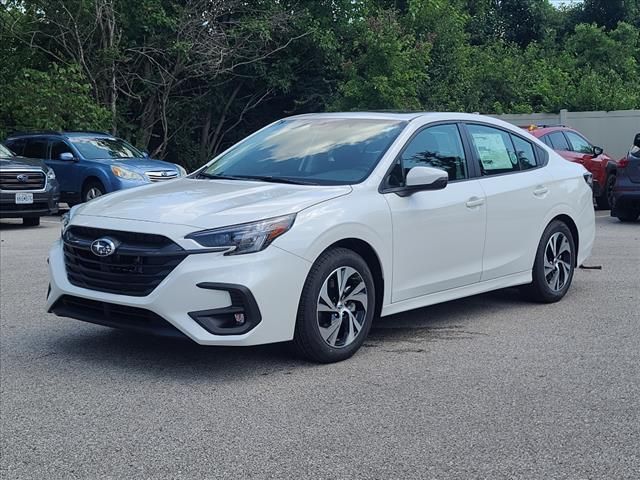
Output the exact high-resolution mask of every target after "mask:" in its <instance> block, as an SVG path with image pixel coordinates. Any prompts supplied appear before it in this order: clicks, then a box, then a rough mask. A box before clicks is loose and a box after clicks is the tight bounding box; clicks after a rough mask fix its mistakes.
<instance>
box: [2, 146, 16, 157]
mask: <svg viewBox="0 0 640 480" xmlns="http://www.w3.org/2000/svg"><path fill="white" fill-rule="evenodd" d="M13 156H15V155H14V154H13V152H11V150H9V149H8V148H7V147H5V146H4V145H2V144H1V143H0V157H2V158H11V157H13Z"/></svg>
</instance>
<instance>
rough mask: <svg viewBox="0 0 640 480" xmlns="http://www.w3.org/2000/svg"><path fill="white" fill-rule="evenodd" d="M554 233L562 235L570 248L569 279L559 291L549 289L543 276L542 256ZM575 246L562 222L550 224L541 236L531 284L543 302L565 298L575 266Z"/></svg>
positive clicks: (570, 234) (569, 232)
mask: <svg viewBox="0 0 640 480" xmlns="http://www.w3.org/2000/svg"><path fill="white" fill-rule="evenodd" d="M555 233H562V234H564V236H565V237H567V240H568V241H569V245H570V246H571V272H570V274H569V278H568V280H567V281H566V283H565V285H564V286H563V287H562V289H561V290H559V291H557V292H556V291H554V290H552V289H551V287H550V286H549V284H548V283H547V279H546V278H545V275H544V255H545V252H546V248H547V243H548V242H549V239H550V238H551V236H552V235H553V234H555ZM576 255H577V252H576V246H575V240H574V239H573V235H572V233H571V230H569V227H567V225H565V224H564V223H562V222H559V221H555V222H552V223H551V224H550V225H549V226H548V227H547V228H546V229H545V231H544V233H543V234H542V238H541V239H540V245H539V246H538V250H537V252H536V260H535V264H534V267H533V282H534V284H535V285H536V287H537V290H538V291H539V293H540V294H541V295H542V296H543V298H544V300H545V301H549V302H553V301H557V300H560V299H561V298H562V297H564V296H565V294H566V293H567V291H568V290H569V288H570V287H571V283H572V281H573V275H574V273H575V265H576Z"/></svg>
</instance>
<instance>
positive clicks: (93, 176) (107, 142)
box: [5, 131, 186, 205]
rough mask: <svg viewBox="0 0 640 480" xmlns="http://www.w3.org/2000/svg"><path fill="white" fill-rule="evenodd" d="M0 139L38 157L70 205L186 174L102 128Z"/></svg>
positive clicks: (29, 156)
mask: <svg viewBox="0 0 640 480" xmlns="http://www.w3.org/2000/svg"><path fill="white" fill-rule="evenodd" d="M5 145H6V146H7V147H9V148H10V149H11V150H13V151H14V152H15V153H16V154H17V155H21V156H23V157H28V158H39V159H43V160H44V161H45V163H46V164H47V165H48V166H49V167H51V168H53V170H54V172H55V174H56V177H57V179H58V183H59V184H60V201H62V202H66V203H68V204H69V205H75V204H77V203H81V202H86V201H89V200H91V199H92V198H95V197H98V196H100V195H104V194H105V193H110V192H113V191H116V190H121V189H123V188H131V187H137V186H140V185H145V184H148V183H151V182H161V181H166V180H171V179H174V178H178V177H181V176H184V175H186V171H185V170H184V168H182V167H181V166H179V165H176V164H173V163H169V162H163V161H161V160H154V159H151V158H149V155H148V154H147V153H146V152H142V151H140V150H138V149H137V148H135V147H134V146H132V145H131V144H129V143H127V142H125V141H124V140H122V139H120V138H116V137H113V136H112V135H108V134H106V133H101V132H49V131H44V132H30V133H20V134H14V135H11V136H9V138H7V140H6V142H5Z"/></svg>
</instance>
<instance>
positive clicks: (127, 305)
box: [47, 240, 311, 345]
mask: <svg viewBox="0 0 640 480" xmlns="http://www.w3.org/2000/svg"><path fill="white" fill-rule="evenodd" d="M310 267H311V264H310V262H308V261H306V260H303V259H301V258H299V257H297V256H295V255H293V254H290V253H288V252H286V251H284V250H282V249H280V248H278V247H276V246H275V245H271V246H269V247H268V248H267V249H265V250H264V251H262V252H258V253H253V254H248V255H238V256H224V255H222V254H221V253H199V254H192V255H189V256H188V257H187V258H185V259H184V260H183V261H182V262H181V263H180V264H179V265H178V266H177V267H176V268H175V269H174V270H173V271H172V272H171V273H170V274H169V275H168V276H167V277H166V278H164V280H163V281H162V282H161V283H160V284H159V285H158V286H157V287H156V288H155V290H153V292H151V293H150V294H149V295H147V296H145V297H134V296H126V295H119V294H113V293H106V292H99V291H95V290H89V289H86V288H81V287H77V286H75V285H72V284H71V283H70V282H69V280H68V279H67V275H66V270H65V265H64V254H63V250H62V242H61V241H60V240H59V241H57V242H56V243H55V244H54V245H53V246H52V248H51V250H50V252H49V272H50V282H51V290H50V292H49V295H48V297H47V310H48V311H53V313H56V314H58V315H59V316H67V317H72V318H77V319H79V320H83V321H87V322H92V323H99V324H103V325H109V326H114V327H125V328H131V329H134V330H141V331H150V332H153V333H158V334H163V335H170V334H172V333H178V335H184V336H186V337H188V338H190V339H191V340H193V341H194V342H197V343H199V344H201V345H259V344H265V343H274V342H282V341H288V340H291V339H292V338H293V333H294V329H295V321H296V315H297V310H298V302H299V299H300V294H301V292H302V286H303V284H304V282H305V279H306V277H307V274H308V272H309V269H310ZM199 284H200V286H198V285H199ZM229 285H232V286H236V287H237V286H239V287H242V289H244V290H246V291H247V292H249V295H250V296H251V297H252V299H253V301H254V302H255V308H256V309H257V310H258V312H259V322H257V324H255V325H251V329H250V330H249V331H247V332H246V333H240V334H233V332H232V331H228V330H226V331H225V332H224V334H216V333H212V332H214V331H215V328H213V327H215V325H216V321H217V320H215V319H216V318H220V316H221V315H222V313H224V314H231V315H233V314H234V312H236V311H238V310H236V309H235V307H237V304H238V301H239V300H238V295H237V294H235V293H234V292H233V291H230V290H229V289H228V286H229ZM63 297H64V298H63ZM69 299H71V301H73V300H74V299H80V302H79V303H80V304H81V305H80V307H77V306H76V308H75V309H73V308H71V307H69V305H68V300H69ZM82 301H85V307H82ZM86 301H88V302H89V303H86ZM90 302H97V303H98V305H95V304H92V303H90ZM65 303H66V304H67V308H66V309H65V308H62V307H61V305H62V306H64V304H65ZM76 303H78V302H76ZM104 304H108V306H107V307H106V308H107V310H109V312H108V313H110V315H111V316H110V317H105V316H104V313H105V310H104V308H105V307H104ZM92 305H93V306H92ZM244 307H245V309H246V311H248V308H249V307H248V306H246V305H245V306H244ZM78 312H82V313H78ZM92 312H93V313H92ZM114 312H115V313H117V314H118V316H117V321H113V320H114V319H115V318H116V316H115V315H114ZM211 312H213V313H211ZM207 315H209V317H212V318H214V321H213V323H212V322H210V321H208V320H207V319H206V318H205V319H204V320H203V317H207ZM143 317H144V318H143ZM129 318H130V319H131V323H130V324H128V323H127V322H128V320H127V319H129ZM227 318H228V317H227ZM251 318H252V319H255V318H256V317H255V313H252V314H251ZM105 319H106V321H105ZM141 319H142V320H145V322H144V325H145V326H147V327H150V328H142V329H141V328H139V326H140V323H139V322H138V320H140V321H142V320H141ZM162 321H165V322H167V323H168V324H169V325H164V327H170V328H168V329H167V328H162V327H163V323H162ZM123 322H124V323H123ZM218 323H219V322H218ZM154 325H156V326H157V328H156V327H154ZM212 325H213V327H212Z"/></svg>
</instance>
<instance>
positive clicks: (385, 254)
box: [274, 192, 393, 305]
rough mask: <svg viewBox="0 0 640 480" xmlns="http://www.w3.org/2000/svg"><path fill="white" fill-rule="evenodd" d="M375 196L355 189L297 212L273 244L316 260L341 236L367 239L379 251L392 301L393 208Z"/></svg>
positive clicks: (385, 300)
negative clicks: (288, 228)
mask: <svg viewBox="0 0 640 480" xmlns="http://www.w3.org/2000/svg"><path fill="white" fill-rule="evenodd" d="M365 197H367V198H365ZM374 198H375V199H373V200H372V198H371V197H370V196H369V195H361V194H359V193H357V192H354V193H352V194H351V195H347V196H345V197H339V198H335V199H332V200H329V201H327V202H324V203H321V204H318V205H315V206H313V207H310V208H307V209H306V210H303V211H301V212H299V213H298V215H297V217H296V221H295V225H294V228H293V230H292V231H291V232H290V233H291V234H285V235H283V236H281V237H280V238H278V239H277V240H276V241H275V242H274V245H276V246H277V247H279V248H281V249H283V250H286V251H288V252H289V253H293V254H294V255H297V256H299V257H301V258H304V259H305V260H307V261H309V262H310V263H313V262H315V261H316V260H317V258H318V257H319V256H320V255H321V254H322V252H324V251H325V250H326V249H327V248H329V247H330V246H331V245H334V244H335V243H337V242H339V241H341V240H347V239H356V240H360V241H363V242H365V243H367V244H368V245H369V246H371V248H372V249H373V250H374V252H375V253H376V255H377V257H378V260H379V261H380V266H381V269H382V276H383V278H384V281H385V285H386V286H388V287H389V288H385V291H384V296H383V304H384V305H386V304H388V303H390V302H391V288H390V285H391V282H392V275H391V272H392V247H393V245H392V238H393V236H392V224H391V212H390V211H389V207H388V205H387V203H386V202H385V201H384V198H383V197H382V195H379V196H376V197H374Z"/></svg>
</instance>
